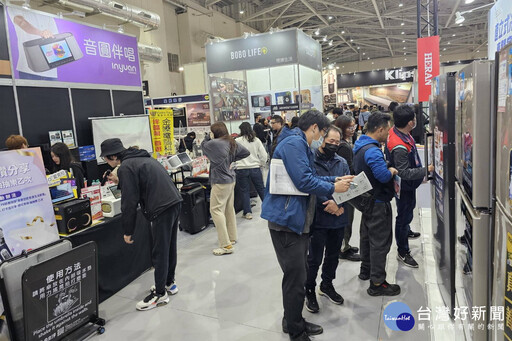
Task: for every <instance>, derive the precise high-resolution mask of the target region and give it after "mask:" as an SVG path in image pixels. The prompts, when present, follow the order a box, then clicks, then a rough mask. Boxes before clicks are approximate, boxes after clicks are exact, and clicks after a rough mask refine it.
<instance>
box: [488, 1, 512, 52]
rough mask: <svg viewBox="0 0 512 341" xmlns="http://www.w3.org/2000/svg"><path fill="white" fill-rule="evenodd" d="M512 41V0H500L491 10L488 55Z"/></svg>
mask: <svg viewBox="0 0 512 341" xmlns="http://www.w3.org/2000/svg"><path fill="white" fill-rule="evenodd" d="M511 42H512V1H510V0H498V1H496V3H495V4H494V6H492V8H491V10H490V11H489V28H488V44H489V45H488V46H487V56H488V58H489V60H494V54H495V53H496V52H498V51H501V50H502V49H503V48H504V47H505V46H506V45H507V44H510V43H511Z"/></svg>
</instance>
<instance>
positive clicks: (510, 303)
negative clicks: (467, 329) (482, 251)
mask: <svg viewBox="0 0 512 341" xmlns="http://www.w3.org/2000/svg"><path fill="white" fill-rule="evenodd" d="M496 68H497V73H496V75H497V77H496V78H497V82H496V83H497V86H496V92H497V105H496V107H497V110H496V111H497V114H496V209H495V218H494V222H495V229H494V231H495V233H494V252H493V261H494V274H493V279H494V282H493V288H492V302H491V304H492V305H493V306H496V307H499V306H504V317H505V321H504V322H503V321H499V320H495V321H492V322H493V325H494V326H495V328H494V330H493V331H492V340H504V339H505V340H511V339H512V329H511V327H510V323H507V320H508V318H507V315H509V314H510V313H511V312H512V44H509V45H508V46H506V47H505V48H503V49H502V50H501V51H500V52H499V54H498V56H497V57H496ZM495 309H496V308H495ZM509 316H510V315H509ZM500 323H501V324H504V328H503V329H504V330H502V329H501V328H499V324H500ZM507 325H508V326H507Z"/></svg>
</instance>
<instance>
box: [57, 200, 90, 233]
mask: <svg viewBox="0 0 512 341" xmlns="http://www.w3.org/2000/svg"><path fill="white" fill-rule="evenodd" d="M53 211H54V212H55V220H56V221H57V228H58V229H59V234H63V235H68V234H72V233H75V232H77V231H80V230H83V229H85V228H87V227H89V226H91V223H92V217H91V202H90V201H89V199H75V200H71V201H67V202H63V203H61V204H55V205H53Z"/></svg>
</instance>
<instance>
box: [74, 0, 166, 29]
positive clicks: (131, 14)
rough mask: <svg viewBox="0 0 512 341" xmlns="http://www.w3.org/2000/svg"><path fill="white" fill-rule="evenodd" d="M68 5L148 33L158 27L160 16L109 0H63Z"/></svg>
mask: <svg viewBox="0 0 512 341" xmlns="http://www.w3.org/2000/svg"><path fill="white" fill-rule="evenodd" d="M65 2H66V3H67V4H69V5H71V4H76V5H80V6H88V7H91V8H93V9H96V10H98V11H99V12H101V13H102V14H105V15H108V16H111V17H114V18H117V19H120V20H124V21H126V22H129V23H133V24H135V25H137V26H141V27H144V28H145V29H147V30H148V31H151V30H156V29H157V28H158V27H159V26H160V16H159V15H158V14H156V13H154V12H150V11H147V10H145V9H142V8H139V7H135V6H132V5H128V4H126V3H123V2H121V1H111V0H65Z"/></svg>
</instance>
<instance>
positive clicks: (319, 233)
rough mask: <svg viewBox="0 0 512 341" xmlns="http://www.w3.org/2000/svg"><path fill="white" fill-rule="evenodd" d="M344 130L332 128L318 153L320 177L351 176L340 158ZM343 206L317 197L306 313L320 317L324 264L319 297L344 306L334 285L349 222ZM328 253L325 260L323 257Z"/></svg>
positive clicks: (308, 274) (329, 199) (310, 253)
mask: <svg viewBox="0 0 512 341" xmlns="http://www.w3.org/2000/svg"><path fill="white" fill-rule="evenodd" d="M341 135H342V134H341V130H340V129H338V128H337V127H335V126H330V127H329V129H328V130H327V133H326V134H325V138H324V142H323V143H322V145H321V146H320V147H319V148H318V149H317V150H316V152H315V170H316V172H317V174H318V175H321V176H340V175H349V174H350V168H349V167H348V163H347V161H345V159H343V158H342V157H341V156H339V155H337V154H336V152H337V151H338V147H339V145H340V143H341ZM343 213H344V207H343V204H340V205H337V204H336V202H335V201H334V199H333V198H332V196H318V197H317V200H316V213H315V220H314V221H313V225H312V227H311V244H310V246H309V255H308V271H307V280H306V309H307V310H308V311H309V312H312V313H317V312H318V311H319V310H320V307H319V306H318V301H317V300H316V294H315V287H316V277H317V274H318V269H319V268H320V265H321V264H322V260H323V263H324V264H323V266H322V282H321V283H320V288H319V291H318V293H319V294H320V295H321V296H325V297H327V298H328V299H329V300H330V301H331V302H333V303H335V304H343V297H342V296H341V295H340V294H338V293H337V292H336V290H335V289H334V286H333V284H332V281H333V280H334V278H336V268H337V267H338V255H339V250H340V248H341V244H342V242H343V237H344V228H345V226H347V225H348V218H347V216H346V215H345V214H343ZM324 251H325V256H324Z"/></svg>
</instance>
